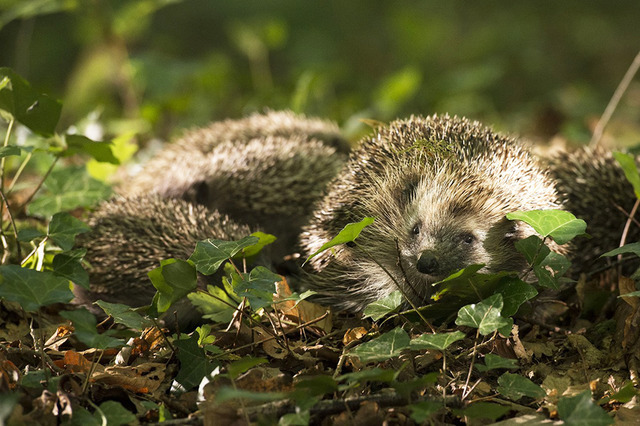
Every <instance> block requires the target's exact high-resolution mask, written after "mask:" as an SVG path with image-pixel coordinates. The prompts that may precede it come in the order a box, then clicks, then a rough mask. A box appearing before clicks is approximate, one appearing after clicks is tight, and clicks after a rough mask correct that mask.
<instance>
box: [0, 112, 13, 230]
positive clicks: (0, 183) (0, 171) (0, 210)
mask: <svg viewBox="0 0 640 426" xmlns="http://www.w3.org/2000/svg"><path fill="white" fill-rule="evenodd" d="M14 123H15V119H14V118H13V116H12V117H11V120H9V126H8V127H7V134H6V135H5V136H4V143H3V145H2V146H3V147H6V146H8V145H9V137H10V136H11V131H12V130H13V124H14ZM5 160H6V157H2V158H1V159H0V191H3V192H4V165H5ZM7 208H9V206H7ZM3 217H4V204H2V205H0V229H2V219H3Z"/></svg>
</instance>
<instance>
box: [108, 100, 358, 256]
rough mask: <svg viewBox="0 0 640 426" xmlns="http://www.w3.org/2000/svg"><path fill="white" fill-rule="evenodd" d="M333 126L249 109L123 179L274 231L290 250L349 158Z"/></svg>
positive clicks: (135, 188)
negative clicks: (326, 190)
mask: <svg viewBox="0 0 640 426" xmlns="http://www.w3.org/2000/svg"><path fill="white" fill-rule="evenodd" d="M348 150H349V144H348V142H347V141H346V140H345V139H344V138H343V137H342V136H341V134H340V130H339V128H338V126H337V125H336V124H334V123H332V122H329V121H324V120H320V119H317V118H307V117H305V116H302V115H296V114H293V113H291V112H287V111H283V112H269V113H267V114H254V115H251V116H249V117H247V118H244V119H240V120H224V121H220V122H216V123H212V124H211V125H209V126H207V127H203V128H200V129H194V130H192V131H190V132H187V133H186V134H185V135H184V136H183V137H181V138H180V139H178V140H176V141H175V142H173V143H171V144H168V145H167V146H166V147H165V148H164V149H163V150H161V151H160V152H159V153H158V154H157V155H156V156H155V157H154V158H152V159H151V160H150V161H149V162H148V163H146V164H145V166H144V168H143V169H142V170H141V171H140V172H139V173H137V174H136V175H135V176H133V177H132V178H131V179H129V180H128V181H127V182H126V183H125V184H123V185H121V187H120V189H119V192H120V193H121V194H124V195H127V196H131V195H144V194H158V195H159V196H161V197H164V198H178V199H183V200H187V201H190V202H193V203H197V204H201V205H204V206H206V207H208V208H209V209H212V210H217V211H219V212H220V213H222V214H226V215H229V216H230V217H232V218H233V219H234V220H235V221H237V222H239V223H246V224H247V225H249V226H251V227H252V228H255V229H260V230H262V231H264V232H268V233H271V234H274V235H275V236H276V237H278V241H277V242H276V245H275V249H276V250H274V253H273V254H274V256H278V255H280V256H281V255H284V254H288V253H291V251H292V247H294V246H295V244H296V242H297V241H298V237H299V234H300V230H301V228H302V226H303V225H304V224H305V223H307V221H308V219H309V216H310V214H311V213H312V211H313V206H314V205H315V203H316V202H317V201H318V200H319V199H320V198H321V197H322V195H323V191H324V189H325V187H326V185H327V183H328V182H329V181H330V180H331V179H332V178H333V177H335V176H336V175H337V173H338V172H339V170H340V168H341V167H342V166H343V164H344V162H345V161H346V158H347V152H348Z"/></svg>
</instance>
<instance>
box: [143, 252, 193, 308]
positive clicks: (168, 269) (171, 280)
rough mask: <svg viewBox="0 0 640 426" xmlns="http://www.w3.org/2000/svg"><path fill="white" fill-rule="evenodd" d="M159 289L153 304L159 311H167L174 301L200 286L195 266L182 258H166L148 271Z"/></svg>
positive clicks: (152, 281)
mask: <svg viewBox="0 0 640 426" xmlns="http://www.w3.org/2000/svg"><path fill="white" fill-rule="evenodd" d="M147 275H148V276H149V279H151V283H152V284H153V286H154V287H155V288H156V290H158V292H157V293H156V295H155V296H154V298H153V302H152V303H151V306H152V308H153V309H155V311H156V312H157V313H163V312H166V311H167V310H168V309H169V308H170V307H171V305H172V304H173V303H175V302H177V301H178V300H180V299H182V298H183V297H185V296H186V295H187V294H189V293H190V292H192V291H193V290H195V289H196V287H197V286H198V277H197V274H196V269H195V268H194V266H193V265H192V264H191V263H189V262H187V261H185V260H180V259H166V260H162V261H161V262H160V266H159V267H157V268H155V269H153V270H151V271H149V272H148V273H147Z"/></svg>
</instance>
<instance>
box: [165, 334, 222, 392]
mask: <svg viewBox="0 0 640 426" xmlns="http://www.w3.org/2000/svg"><path fill="white" fill-rule="evenodd" d="M173 345H174V346H175V347H176V348H177V349H178V352H177V356H178V359H179V360H180V371H179V372H178V375H177V376H176V379H175V380H176V381H177V382H178V383H180V384H181V385H182V387H184V388H185V389H186V390H189V389H192V388H195V387H196V386H198V385H199V384H200V382H202V379H203V378H204V376H207V375H209V374H211V372H212V371H213V369H214V368H215V367H217V365H216V364H214V363H211V362H209V360H208V359H207V357H206V355H205V353H204V349H202V348H201V347H200V346H198V336H197V335H196V334H194V335H192V336H191V337H189V338H188V339H183V340H176V341H174V342H173Z"/></svg>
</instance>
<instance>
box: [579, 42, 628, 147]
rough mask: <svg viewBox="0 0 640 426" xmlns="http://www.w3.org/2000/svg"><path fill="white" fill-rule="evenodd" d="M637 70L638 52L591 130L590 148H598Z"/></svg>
mask: <svg viewBox="0 0 640 426" xmlns="http://www.w3.org/2000/svg"><path fill="white" fill-rule="evenodd" d="M638 68H640V52H638V54H637V55H636V57H635V58H634V60H633V62H632V63H631V65H630V66H629V69H628V70H627V72H626V73H625V75H624V77H622V80H621V81H620V84H618V87H617V88H616V91H615V92H613V96H611V100H610V101H609V103H608V104H607V107H606V108H605V110H604V112H603V113H602V117H600V120H598V124H596V128H595V129H594V130H593V136H592V137H591V141H590V142H589V146H590V147H592V148H595V147H597V146H598V143H599V142H600V139H602V134H603V133H604V128H605V127H606V126H607V124H608V123H609V120H610V119H611V116H612V115H613V112H614V111H615V110H616V108H617V107H618V103H620V99H622V95H624V93H625V92H626V91H627V89H628V88H629V84H631V81H632V80H633V77H634V76H635V75H636V73H637V72H638Z"/></svg>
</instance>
